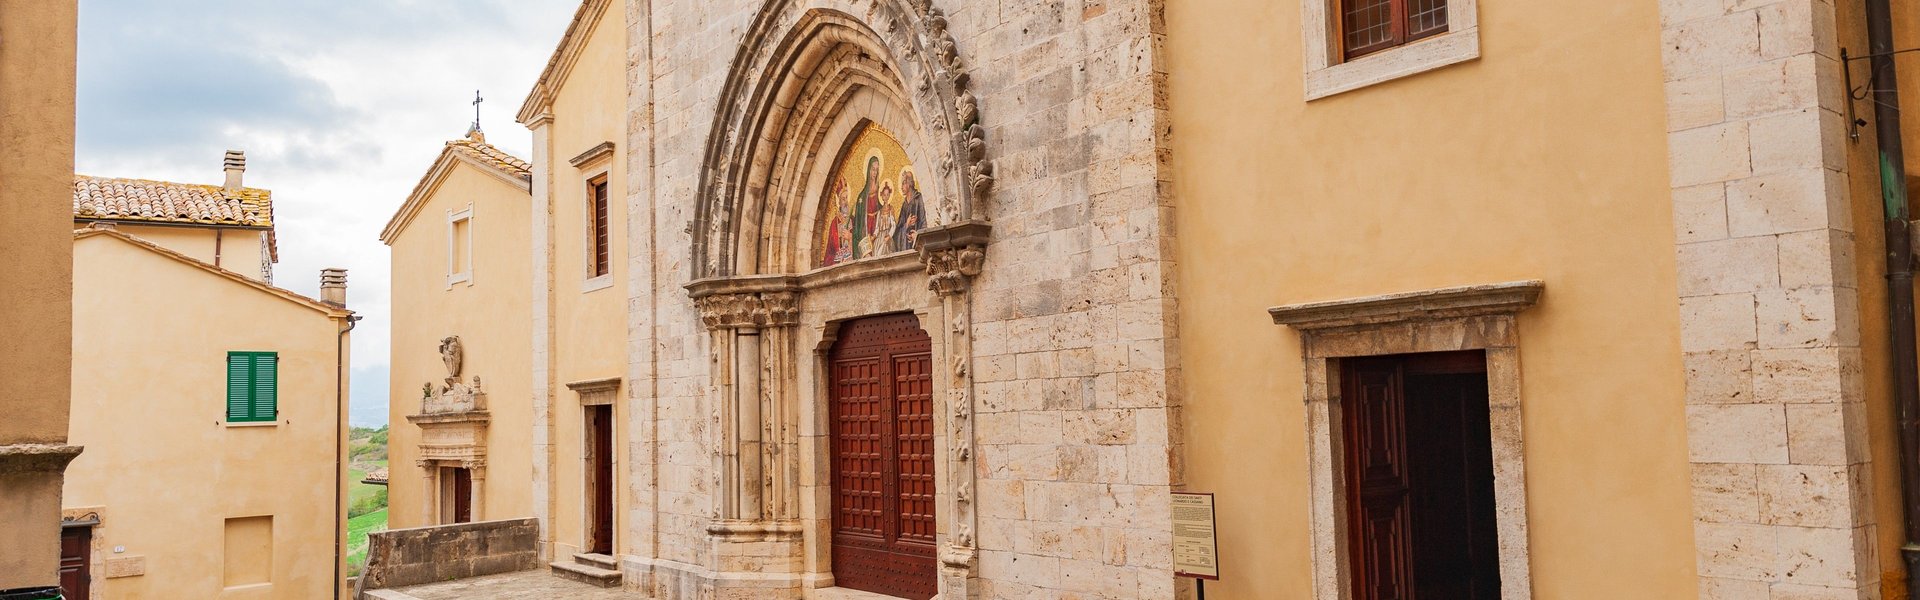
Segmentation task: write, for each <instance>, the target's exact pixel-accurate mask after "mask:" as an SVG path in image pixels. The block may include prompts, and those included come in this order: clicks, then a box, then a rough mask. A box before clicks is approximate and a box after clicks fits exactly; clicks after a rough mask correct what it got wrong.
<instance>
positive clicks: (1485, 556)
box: [1340, 351, 1500, 600]
mask: <svg viewBox="0 0 1920 600" xmlns="http://www.w3.org/2000/svg"><path fill="white" fill-rule="evenodd" d="M1340 368H1341V371H1342V381H1341V420H1342V434H1343V435H1344V436H1345V437H1344V438H1343V439H1342V446H1344V448H1343V450H1344V456H1345V459H1346V479H1347V480H1346V486H1347V487H1346V492H1347V543H1348V548H1349V556H1350V559H1351V561H1352V562H1351V564H1352V565H1353V571H1352V572H1353V576H1352V577H1353V581H1352V585H1353V591H1354V598H1355V600H1492V599H1494V598H1497V597H1499V594H1500V580H1499V558H1498V556H1497V554H1498V550H1499V540H1498V538H1497V534H1496V527H1495V526H1494V508H1495V507H1494V501H1493V455H1492V444H1491V433H1490V430H1489V429H1490V428H1489V419H1488V416H1489V411H1488V405H1487V378H1486V357H1485V354H1484V353H1481V352H1477V351H1476V352H1453V353H1440V354H1416V355H1406V356H1395V357H1384V358H1368V359H1351V360H1344V361H1341V365H1340Z"/></svg>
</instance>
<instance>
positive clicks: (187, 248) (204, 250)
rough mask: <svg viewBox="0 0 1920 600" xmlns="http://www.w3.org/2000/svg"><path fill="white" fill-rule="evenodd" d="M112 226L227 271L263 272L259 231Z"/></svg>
mask: <svg viewBox="0 0 1920 600" xmlns="http://www.w3.org/2000/svg"><path fill="white" fill-rule="evenodd" d="M82 226H84V225H82ZM115 227H116V228H117V229H119V230H120V231H124V232H126V233H127V234H128V235H131V236H134V237H137V238H140V239H143V240H147V241H149V242H153V243H155V244H159V245H161V246H164V247H166V248H167V249H169V250H172V251H174V252H179V253H181V254H185V255H187V256H191V257H193V258H194V259H196V260H199V261H200V262H204V263H207V264H210V265H216V266H218V267H220V268H222V269H226V270H228V271H233V272H235V273H239V274H241V275H245V276H248V277H252V278H254V279H261V278H263V277H264V275H265V274H264V273H261V272H260V246H261V244H264V243H266V238H265V237H264V236H262V235H261V232H259V231H254V230H246V229H215V228H212V227H171V226H158V225H128V224H124V223H123V224H119V225H116V226H115Z"/></svg>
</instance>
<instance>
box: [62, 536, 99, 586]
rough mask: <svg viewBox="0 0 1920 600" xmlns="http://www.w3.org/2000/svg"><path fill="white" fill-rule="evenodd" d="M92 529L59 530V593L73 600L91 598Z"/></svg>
mask: <svg viewBox="0 0 1920 600" xmlns="http://www.w3.org/2000/svg"><path fill="white" fill-rule="evenodd" d="M92 563H93V528H92V527H63V528H61V529H60V593H61V595H63V596H65V597H67V598H70V599H74V600H84V599H86V598H90V597H92V591H91V589H92V586H93V564H92Z"/></svg>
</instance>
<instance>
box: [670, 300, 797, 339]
mask: <svg viewBox="0 0 1920 600" xmlns="http://www.w3.org/2000/svg"><path fill="white" fill-rule="evenodd" d="M694 304H695V305H697V306H698V307H699V309H700V321H701V322H703V323H706V325H707V328H708V329H715V330H718V329H759V328H765V327H792V326H794V325H798V324H799V323H800V295H799V294H796V293H794V292H750V293H743V294H714V295H711V296H703V297H700V298H696V299H694Z"/></svg>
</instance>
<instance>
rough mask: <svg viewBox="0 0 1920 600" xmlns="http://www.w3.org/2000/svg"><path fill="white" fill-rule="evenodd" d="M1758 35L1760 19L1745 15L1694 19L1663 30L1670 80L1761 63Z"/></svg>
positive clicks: (1663, 55) (1665, 56)
mask: <svg viewBox="0 0 1920 600" xmlns="http://www.w3.org/2000/svg"><path fill="white" fill-rule="evenodd" d="M1704 11H1705V9H1704V8H1702V9H1701V10H1700V11H1699V12H1704ZM1688 14H1694V11H1688ZM1759 32H1760V23H1759V20H1758V19H1756V18H1754V16H1753V15H1752V14H1742V13H1734V14H1729V15H1723V16H1715V17H1705V18H1697V19H1692V20H1688V21H1686V22H1684V23H1680V24H1678V25H1676V26H1674V27H1671V28H1668V29H1666V30H1664V31H1662V32H1661V40H1662V41H1663V42H1664V43H1665V44H1666V48H1667V49H1668V50H1667V51H1666V52H1662V53H1661V55H1662V57H1663V58H1664V61H1663V62H1664V63H1665V65H1666V71H1667V79H1669V80H1674V79H1680V78H1684V77H1690V76H1693V75H1696V74H1702V73H1715V72H1719V71H1721V70H1723V69H1726V68H1728V67H1733V66H1739V65H1745V64H1752V63H1754V62H1758V61H1759V60H1760V36H1759Z"/></svg>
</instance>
